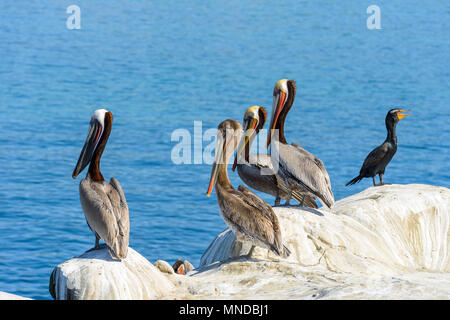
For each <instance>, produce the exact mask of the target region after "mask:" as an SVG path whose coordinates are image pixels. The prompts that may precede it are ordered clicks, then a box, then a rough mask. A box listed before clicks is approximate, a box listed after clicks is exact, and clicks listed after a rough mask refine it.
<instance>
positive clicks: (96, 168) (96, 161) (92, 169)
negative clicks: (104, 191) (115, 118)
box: [88, 112, 112, 182]
mask: <svg viewBox="0 0 450 320" xmlns="http://www.w3.org/2000/svg"><path fill="white" fill-rule="evenodd" d="M104 125H105V128H104V130H103V134H102V137H101V138H100V141H99V142H98V144H97V147H96V148H95V151H94V154H93V156H92V159H91V164H90V165H89V171H88V175H90V177H91V179H92V180H94V181H96V182H101V181H104V180H105V179H104V178H103V175H102V173H101V172H100V159H101V157H102V154H103V150H105V146H106V143H107V142H108V138H109V134H110V133H111V127H112V114H111V113H110V112H107V113H106V114H105V121H104Z"/></svg>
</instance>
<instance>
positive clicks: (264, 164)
mask: <svg viewBox="0 0 450 320" xmlns="http://www.w3.org/2000/svg"><path fill="white" fill-rule="evenodd" d="M249 162H250V163H251V164H253V163H254V165H255V166H256V167H258V168H260V169H261V170H267V172H272V175H273V176H272V177H273V179H274V183H275V184H276V186H277V187H278V188H279V189H280V190H281V191H283V192H285V193H286V194H291V190H290V188H289V182H288V180H287V177H286V176H285V175H284V174H283V173H282V172H281V171H278V173H277V172H275V169H274V167H273V164H272V160H271V159H270V155H268V154H251V155H250V156H249Z"/></svg>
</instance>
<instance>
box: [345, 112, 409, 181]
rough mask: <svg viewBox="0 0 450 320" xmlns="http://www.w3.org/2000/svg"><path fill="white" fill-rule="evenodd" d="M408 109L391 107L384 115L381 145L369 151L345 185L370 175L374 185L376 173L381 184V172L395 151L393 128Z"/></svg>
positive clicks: (395, 140) (395, 138)
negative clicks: (384, 135)
mask: <svg viewBox="0 0 450 320" xmlns="http://www.w3.org/2000/svg"><path fill="white" fill-rule="evenodd" d="M405 111H409V110H403V109H391V110H389V112H388V113H387V115H386V129H387V132H388V133H387V137H386V140H385V141H384V142H383V144H382V145H380V146H379V147H377V148H375V149H373V150H372V152H370V153H369V155H368V156H367V158H366V160H364V163H363V165H362V167H361V170H360V171H359V176H357V177H355V178H353V179H352V180H350V181H349V182H347V184H346V186H348V185H352V184H355V183H357V182H359V181H360V180H361V179H363V178H369V177H372V179H373V185H374V186H376V183H375V176H376V175H377V174H378V175H379V176H380V185H383V184H384V183H383V174H384V170H385V169H386V166H387V165H388V163H389V162H390V161H391V159H392V157H393V156H394V154H395V152H396V151H397V134H396V132H395V128H396V126H397V123H398V121H399V120H400V119H403V118H404V117H406V116H409V114H401V112H405Z"/></svg>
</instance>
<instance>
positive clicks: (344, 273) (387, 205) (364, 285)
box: [185, 185, 450, 299]
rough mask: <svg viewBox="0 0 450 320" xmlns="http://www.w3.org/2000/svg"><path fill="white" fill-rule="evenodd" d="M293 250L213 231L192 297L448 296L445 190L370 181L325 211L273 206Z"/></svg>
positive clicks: (449, 200)
mask: <svg viewBox="0 0 450 320" xmlns="http://www.w3.org/2000/svg"><path fill="white" fill-rule="evenodd" d="M274 211H275V213H276V214H277V216H278V218H279V221H280V225H281V229H282V234H283V240H284V242H285V244H286V245H287V246H288V248H289V249H290V250H291V252H292V254H291V256H290V257H289V258H288V259H281V258H279V257H277V256H275V255H274V254H273V253H271V252H269V251H268V250H266V249H262V248H255V250H254V252H253V255H252V257H251V259H250V260H249V259H248V258H247V257H246V256H245V255H246V254H247V253H248V250H249V249H250V247H249V245H248V244H244V245H242V244H240V243H239V242H236V239H235V237H234V235H233V233H232V232H231V231H229V230H226V231H224V232H222V233H221V234H219V235H218V236H217V238H216V239H215V240H214V241H213V242H212V243H211V245H210V246H209V247H208V249H207V250H206V251H205V253H204V254H203V257H202V259H201V262H200V267H199V268H198V269H197V270H198V271H197V270H196V271H197V272H194V274H193V276H192V277H190V278H191V281H190V283H188V284H185V285H188V287H189V291H190V292H193V293H194V296H195V297H198V298H226V299H229V298H232V299H263V298H264V299H315V298H327V299H350V298H351V299H362V298H364V299H419V298H424V299H449V298H450V274H449V271H450V258H449V256H450V246H449V239H450V233H449V225H450V190H448V189H447V188H443V187H433V186H426V185H385V186H382V187H371V188H369V189H367V190H365V191H363V192H361V193H359V194H356V195H353V196H351V197H348V198H345V199H342V200H340V201H338V202H337V203H336V204H335V205H334V206H333V208H332V209H331V210H327V209H320V210H312V209H301V208H295V207H276V208H274Z"/></svg>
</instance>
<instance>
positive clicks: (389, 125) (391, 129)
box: [386, 121, 397, 144]
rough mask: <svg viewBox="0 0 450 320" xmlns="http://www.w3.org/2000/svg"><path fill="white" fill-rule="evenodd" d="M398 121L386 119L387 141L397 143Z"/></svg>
mask: <svg viewBox="0 0 450 320" xmlns="http://www.w3.org/2000/svg"><path fill="white" fill-rule="evenodd" d="M396 128H397V123H396V122H388V121H386V129H387V137H386V141H389V142H392V143H395V144H396V143H397V132H396Z"/></svg>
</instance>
